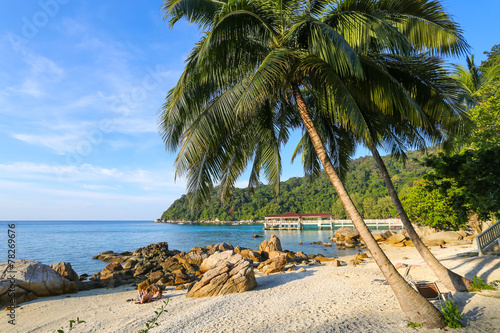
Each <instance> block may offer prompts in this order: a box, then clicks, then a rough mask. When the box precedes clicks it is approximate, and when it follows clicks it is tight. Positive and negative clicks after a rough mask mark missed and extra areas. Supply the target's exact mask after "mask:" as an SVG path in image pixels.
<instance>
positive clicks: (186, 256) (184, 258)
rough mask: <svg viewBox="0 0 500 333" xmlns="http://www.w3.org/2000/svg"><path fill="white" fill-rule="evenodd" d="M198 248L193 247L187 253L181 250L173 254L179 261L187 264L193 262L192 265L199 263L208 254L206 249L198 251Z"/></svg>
mask: <svg viewBox="0 0 500 333" xmlns="http://www.w3.org/2000/svg"><path fill="white" fill-rule="evenodd" d="M198 249H201V247H200V248H194V249H192V250H191V251H189V252H188V253H185V252H181V253H179V254H177V255H176V256H175V258H177V260H178V261H179V263H181V264H183V263H187V264H194V265H201V263H202V262H203V260H205V259H206V258H208V257H209V256H210V255H209V254H208V251H207V252H206V253H204V252H203V250H201V251H199V250H198Z"/></svg>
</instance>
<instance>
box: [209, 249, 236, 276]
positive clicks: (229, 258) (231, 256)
mask: <svg viewBox="0 0 500 333" xmlns="http://www.w3.org/2000/svg"><path fill="white" fill-rule="evenodd" d="M241 259H243V258H242V256H241V255H240V254H237V253H234V251H233V250H229V251H224V252H217V253H214V254H212V255H211V256H210V257H208V258H206V259H205V260H203V262H202V263H201V265H200V271H202V272H207V271H209V270H211V269H212V268H214V267H215V266H216V265H217V263H218V262H219V261H225V262H229V263H232V264H234V263H236V262H238V261H240V260H241Z"/></svg>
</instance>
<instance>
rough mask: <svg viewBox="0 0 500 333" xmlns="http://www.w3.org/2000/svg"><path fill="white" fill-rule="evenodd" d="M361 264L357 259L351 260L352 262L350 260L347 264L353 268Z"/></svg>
mask: <svg viewBox="0 0 500 333" xmlns="http://www.w3.org/2000/svg"><path fill="white" fill-rule="evenodd" d="M360 263H361V261H359V260H356V259H351V260H349V262H348V263H347V265H348V266H351V267H356V266H358V265H359V264H360Z"/></svg>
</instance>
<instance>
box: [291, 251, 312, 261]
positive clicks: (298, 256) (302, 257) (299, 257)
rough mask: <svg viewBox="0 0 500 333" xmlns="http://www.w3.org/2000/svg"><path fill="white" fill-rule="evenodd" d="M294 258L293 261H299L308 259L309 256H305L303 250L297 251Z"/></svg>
mask: <svg viewBox="0 0 500 333" xmlns="http://www.w3.org/2000/svg"><path fill="white" fill-rule="evenodd" d="M294 259H295V261H297V262H300V261H304V260H308V259H309V258H308V257H307V255H306V254H305V253H304V252H302V251H299V252H297V253H295V255H294Z"/></svg>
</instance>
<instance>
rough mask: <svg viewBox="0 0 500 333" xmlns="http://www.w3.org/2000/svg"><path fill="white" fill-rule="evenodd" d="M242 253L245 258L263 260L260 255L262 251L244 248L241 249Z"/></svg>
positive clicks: (256, 260) (255, 260)
mask: <svg viewBox="0 0 500 333" xmlns="http://www.w3.org/2000/svg"><path fill="white" fill-rule="evenodd" d="M240 255H241V256H242V257H243V258H245V259H250V260H252V261H253V262H261V261H262V258H261V256H260V253H258V252H255V251H252V250H250V249H244V250H241V252H240Z"/></svg>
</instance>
